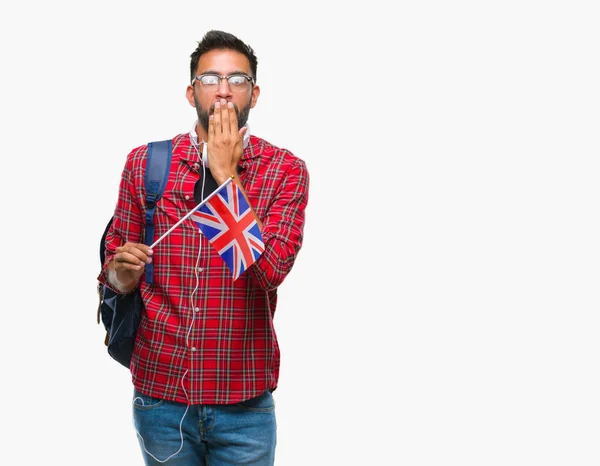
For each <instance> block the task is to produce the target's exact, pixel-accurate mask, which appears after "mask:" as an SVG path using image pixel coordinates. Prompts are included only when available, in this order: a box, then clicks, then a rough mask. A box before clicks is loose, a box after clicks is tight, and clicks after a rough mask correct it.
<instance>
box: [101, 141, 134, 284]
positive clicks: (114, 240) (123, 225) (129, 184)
mask: <svg viewBox="0 0 600 466" xmlns="http://www.w3.org/2000/svg"><path fill="white" fill-rule="evenodd" d="M138 152H139V148H138V149H136V150H134V151H132V152H131V153H130V154H129V156H128V157H127V162H126V163H125V168H124V169H123V172H122V174H121V181H120V184H119V196H118V198H117V206H116V207H115V211H114V214H113V221H112V225H111V226H110V228H109V229H108V232H107V234H106V240H105V242H104V244H105V251H104V254H105V258H104V264H102V270H101V272H100V275H99V276H98V281H100V282H101V283H102V284H104V285H107V286H109V287H110V284H109V282H108V273H107V266H108V264H109V263H110V261H112V260H113V258H114V256H115V254H116V250H117V248H118V247H119V246H122V245H123V244H125V243H126V242H127V241H130V242H132V243H140V242H142V241H143V238H142V228H143V225H144V216H145V212H144V210H143V208H142V206H141V205H140V202H139V195H140V194H141V195H142V196H143V195H144V194H143V193H139V192H138V189H142V188H136V183H135V178H136V172H137V171H138V170H140V168H137V169H136V168H135V167H134V165H135V163H134V162H135V161H136V159H138V157H137V155H139V154H138ZM110 288H111V289H112V287H110ZM114 291H115V292H117V293H119V291H118V290H114Z"/></svg>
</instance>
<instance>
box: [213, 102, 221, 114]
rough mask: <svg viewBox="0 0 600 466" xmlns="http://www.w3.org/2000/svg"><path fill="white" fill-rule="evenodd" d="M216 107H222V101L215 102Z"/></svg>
mask: <svg viewBox="0 0 600 466" xmlns="http://www.w3.org/2000/svg"><path fill="white" fill-rule="evenodd" d="M215 108H221V102H215ZM211 116H212V115H211Z"/></svg>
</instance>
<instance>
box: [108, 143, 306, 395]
mask: <svg viewBox="0 0 600 466" xmlns="http://www.w3.org/2000/svg"><path fill="white" fill-rule="evenodd" d="M147 151H148V146H147V145H144V146H141V147H138V148H136V149H134V150H133V151H131V153H130V154H129V156H128V157H127V162H126V164H125V168H124V170H123V174H122V177H121V183H120V187H119V198H118V201H117V206H116V209H115V212H114V218H113V224H112V227H111V228H110V231H109V232H108V234H107V237H106V262H105V263H104V267H103V270H102V272H101V273H100V275H99V277H98V279H99V280H100V281H101V282H102V283H104V284H107V285H108V282H107V276H106V275H107V274H106V265H107V264H108V262H109V261H111V260H112V259H113V257H114V254H115V252H116V248H117V247H118V246H120V245H122V244H124V243H125V242H126V241H130V242H135V243H141V242H143V238H142V236H143V229H144V218H145V209H144V198H145V190H144V168H145V164H146V158H147ZM198 162H199V155H198V152H197V150H196V148H195V147H194V146H193V145H192V144H191V141H190V137H189V134H180V135H178V136H176V137H175V138H173V157H172V161H171V171H170V175H169V180H168V182H167V185H166V188H165V192H164V194H163V197H162V198H161V199H160V201H159V202H158V204H157V207H156V212H155V216H154V222H155V239H157V238H159V237H160V236H162V235H163V234H164V233H165V232H166V231H167V230H168V229H169V228H170V227H171V226H173V225H174V224H175V223H176V222H177V221H178V220H179V219H181V218H182V217H183V216H184V215H185V214H186V213H188V212H189V211H190V210H191V209H192V208H194V207H195V206H196V202H195V201H194V186H195V184H196V182H197V181H198V180H199V179H200V176H201V174H202V166H201V165H200V164H199V163H198ZM238 168H239V177H240V180H241V181H242V184H243V186H244V189H245V191H246V193H247V194H248V197H249V199H250V203H251V205H252V207H253V208H254V210H255V212H256V215H257V216H258V218H259V219H260V220H261V221H262V222H263V231H262V236H263V240H264V244H265V251H264V252H263V254H262V255H261V256H260V258H259V259H258V260H257V261H256V262H255V263H254V264H252V265H251V266H250V267H249V268H248V269H247V270H246V271H245V272H244V273H243V274H242V275H241V276H240V277H239V278H238V279H237V280H236V281H235V282H234V281H232V278H231V272H230V271H229V269H228V268H227V266H226V265H225V263H224V262H223V259H221V257H220V256H219V254H218V253H217V252H216V251H215V250H214V248H213V246H212V245H211V244H210V243H209V241H208V240H207V239H206V237H204V236H203V235H202V234H201V233H200V232H199V230H198V227H197V226H196V225H195V224H194V223H193V221H192V220H191V219H188V220H186V221H185V222H183V223H182V224H181V225H179V226H178V227H177V228H176V229H175V230H174V231H173V232H171V233H170V234H169V235H168V236H167V237H166V238H165V239H164V240H162V241H161V243H160V244H158V245H157V246H156V247H155V248H154V255H153V264H154V281H153V283H152V284H150V285H149V284H147V283H146V282H145V281H144V277H143V276H142V280H141V282H140V291H141V294H142V297H143V300H144V304H145V312H144V313H143V315H142V320H141V323H140V326H139V328H138V333H137V337H136V342H135V348H134V352H133V357H132V361H131V367H130V369H131V374H132V380H133V384H134V386H135V388H136V389H137V390H139V391H140V392H142V393H145V394H146V395H149V396H154V397H157V398H163V399H167V400H175V401H179V402H183V403H189V404H199V403H201V404H229V403H238V402H240V401H243V400H246V399H249V398H252V397H254V396H257V395H259V394H260V393H262V392H264V391H265V390H267V389H275V388H276V387H277V381H278V377H279V346H278V344H277V337H276V334H275V329H274V327H273V316H274V313H275V306H276V304H277V287H278V286H279V285H280V284H281V282H282V281H283V280H284V278H285V277H286V276H287V274H288V273H289V272H290V270H291V268H292V266H293V264H294V260H295V259H296V256H297V254H298V251H299V250H300V247H301V245H302V237H303V228H304V211H305V208H306V204H307V201H308V186H309V177H308V172H307V169H306V164H305V163H304V162H303V161H302V160H301V159H299V158H297V157H295V156H294V155H293V154H292V153H290V152H289V151H288V150H286V149H280V148H278V147H275V146H273V145H271V144H269V143H268V142H267V141H265V140H263V139H260V138H258V137H255V136H251V138H250V143H249V144H248V146H247V147H246V148H245V149H244V152H243V155H242V158H241V160H240V163H239V167H238ZM196 287H197V288H196ZM182 386H183V387H185V391H184V390H183V389H182ZM186 393H187V396H186Z"/></svg>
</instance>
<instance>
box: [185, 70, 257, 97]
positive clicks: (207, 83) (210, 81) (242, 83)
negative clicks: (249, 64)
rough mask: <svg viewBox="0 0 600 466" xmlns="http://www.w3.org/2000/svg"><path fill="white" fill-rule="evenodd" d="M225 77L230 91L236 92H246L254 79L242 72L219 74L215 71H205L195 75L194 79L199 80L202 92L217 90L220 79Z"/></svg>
mask: <svg viewBox="0 0 600 466" xmlns="http://www.w3.org/2000/svg"><path fill="white" fill-rule="evenodd" d="M222 79H226V80H227V84H228V85H229V89H231V92H234V93H236V94H239V93H242V92H246V91H247V90H248V88H249V87H250V86H251V85H252V84H254V79H253V78H252V77H251V76H248V75H247V74H243V73H236V74H230V75H229V76H221V75H218V74H216V73H205V74H201V75H200V76H196V77H195V78H194V81H195V80H198V81H200V84H201V86H202V90H203V91H204V92H217V91H218V90H219V86H220V85H221V80H222Z"/></svg>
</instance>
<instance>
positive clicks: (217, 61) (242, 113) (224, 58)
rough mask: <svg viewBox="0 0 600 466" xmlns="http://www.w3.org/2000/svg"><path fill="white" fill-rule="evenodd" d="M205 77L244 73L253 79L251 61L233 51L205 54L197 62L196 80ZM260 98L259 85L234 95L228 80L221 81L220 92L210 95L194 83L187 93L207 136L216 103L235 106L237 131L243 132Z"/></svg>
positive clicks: (213, 91) (215, 91)
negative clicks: (213, 74)
mask: <svg viewBox="0 0 600 466" xmlns="http://www.w3.org/2000/svg"><path fill="white" fill-rule="evenodd" d="M204 73H215V74H218V75H220V76H229V75H231V74H235V73H243V74H246V75H248V76H251V72H250V63H249V61H248V59H247V58H246V57H245V56H244V55H243V54H241V53H239V52H236V51H234V50H212V51H211V52H208V53H205V54H203V55H202V56H201V57H200V60H199V61H198V68H197V70H196V76H199V75H201V74H204ZM259 94H260V89H259V87H258V86H257V85H254V86H252V85H248V86H247V89H246V90H245V91H244V92H233V91H232V90H231V89H230V86H229V83H228V82H227V80H226V79H222V80H220V83H219V86H218V88H217V89H216V90H211V91H207V90H206V89H205V88H204V87H203V86H202V84H201V83H200V82H199V81H197V80H195V81H194V82H193V83H192V84H191V85H190V86H188V88H187V91H186V97H187V99H188V102H189V103H190V105H192V106H193V107H195V108H196V112H197V114H198V121H199V122H200V125H201V129H203V130H204V131H205V132H206V133H208V117H209V116H210V115H212V113H213V112H214V107H215V102H218V101H220V100H221V99H225V100H226V101H227V102H232V103H233V106H234V108H235V110H236V113H237V116H238V128H241V127H242V126H244V125H245V124H246V122H247V121H248V116H249V114H250V109H251V108H253V107H254V106H255V105H256V100H257V99H258V96H259ZM199 130H200V129H199Z"/></svg>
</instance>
